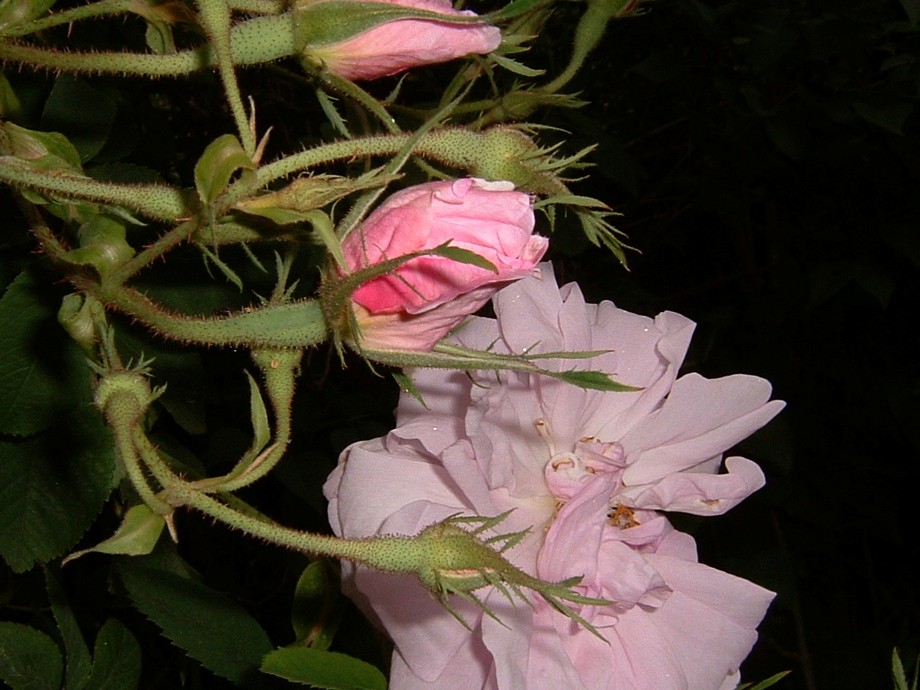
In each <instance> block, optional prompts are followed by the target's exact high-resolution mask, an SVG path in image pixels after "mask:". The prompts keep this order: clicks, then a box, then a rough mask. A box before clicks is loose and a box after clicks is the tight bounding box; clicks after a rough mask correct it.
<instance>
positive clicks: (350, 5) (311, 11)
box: [294, 0, 484, 50]
mask: <svg viewBox="0 0 920 690" xmlns="http://www.w3.org/2000/svg"><path fill="white" fill-rule="evenodd" d="M401 19H423V20H429V21H433V22H438V23H439V24H483V23H484V22H483V20H482V19H481V18H480V17H475V16H466V15H449V14H443V13H440V12H429V11H426V10H421V9H417V8H413V7H403V6H399V5H394V4H392V3H383V2H350V1H349V0H323V1H322V2H315V1H314V0H299V2H296V3H295V5H294V32H295V41H296V45H297V46H298V48H299V49H304V48H306V49H308V50H309V48H310V46H325V45H330V44H334V43H339V42H341V41H345V40H347V39H349V38H351V37H353V36H357V35H359V34H362V33H364V32H366V31H370V30H371V29H373V28H374V27H376V26H379V25H381V24H386V23H388V22H394V21H399V20H401Z"/></svg>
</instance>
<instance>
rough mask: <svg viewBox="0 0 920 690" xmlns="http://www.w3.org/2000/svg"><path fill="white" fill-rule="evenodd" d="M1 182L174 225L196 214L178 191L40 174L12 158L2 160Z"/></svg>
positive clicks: (49, 172)
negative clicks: (103, 205)
mask: <svg viewBox="0 0 920 690" xmlns="http://www.w3.org/2000/svg"><path fill="white" fill-rule="evenodd" d="M0 181H3V182H6V183H8V184H10V185H12V186H14V187H25V188H27V189H32V190H35V191H37V192H39V193H40V194H48V195H51V196H61V197H64V198H67V199H74V200H82V201H92V202H97V203H102V204H109V205H112V206H122V207H124V208H126V209H129V210H131V211H135V212H136V213H139V214H141V215H143V216H147V217H148V218H155V219H157V220H169V221H174V220H178V219H180V218H182V217H183V216H189V215H191V214H192V213H193V201H192V198H191V197H190V196H189V195H188V194H187V193H186V192H183V191H182V190H180V189H176V188H175V187H167V186H166V185H159V184H120V183H116V182H100V181H99V180H94V179H92V178H90V177H86V176H85V175H80V174H78V173H73V172H70V171H67V170H61V169H49V170H36V169H35V168H34V167H32V166H31V165H30V164H29V163H28V162H27V161H24V160H20V159H19V158H13V157H11V156H2V157H0Z"/></svg>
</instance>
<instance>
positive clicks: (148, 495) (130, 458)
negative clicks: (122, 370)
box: [105, 392, 173, 515]
mask: <svg viewBox="0 0 920 690" xmlns="http://www.w3.org/2000/svg"><path fill="white" fill-rule="evenodd" d="M135 401H136V398H135V397H134V395H133V394H132V393H130V392H123V393H116V394H114V395H113V396H112V398H111V400H110V402H109V404H108V405H107V406H106V409H105V417H106V422H108V425H109V428H111V429H112V436H113V437H114V439H115V448H116V449H117V452H118V457H119V459H120V460H121V464H122V466H123V467H124V469H125V474H127V476H128V480H129V481H130V482H131V486H133V487H134V490H135V491H137V493H138V495H139V496H140V497H141V500H142V501H143V502H144V503H145V504H146V505H147V507H148V508H150V510H152V511H153V512H155V513H157V514H159V515H168V514H169V513H171V512H172V511H173V507H172V506H171V505H169V504H168V503H167V502H166V501H164V500H162V499H161V498H160V497H158V496H157V495H156V494H155V493H154V492H153V489H151V488H150V484H149V483H148V481H147V477H146V476H145V475H144V470H143V468H142V466H141V461H140V458H139V457H138V454H137V451H136V450H135V444H134V435H133V432H132V429H134V428H138V424H139V422H138V420H137V418H136V417H137V412H138V410H137V409H136V405H135V404H134V402H135Z"/></svg>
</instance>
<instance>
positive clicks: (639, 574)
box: [325, 264, 783, 690]
mask: <svg viewBox="0 0 920 690" xmlns="http://www.w3.org/2000/svg"><path fill="white" fill-rule="evenodd" d="M494 306H495V312H496V315H497V320H496V319H490V318H481V317H476V318H474V319H471V320H470V321H469V322H468V323H467V324H466V325H464V327H463V328H462V329H461V330H460V331H459V332H458V333H457V334H456V335H455V336H454V337H455V338H456V340H457V341H459V342H460V343H462V344H463V345H466V346H470V347H476V348H489V347H491V348H492V349H493V350H495V351H498V352H513V353H523V352H531V353H532V352H540V351H542V352H557V351H563V350H569V351H577V350H581V351H584V350H604V351H607V352H606V353H605V354H602V355H600V356H597V357H595V358H593V359H589V360H579V359H569V360H541V363H544V364H546V366H548V367H549V368H554V367H555V368H558V369H560V370H562V369H571V368H573V367H575V368H589V369H600V370H603V371H606V372H608V373H610V374H611V375H612V376H613V377H614V378H615V379H616V380H618V381H620V382H621V383H626V384H630V385H632V386H636V387H640V388H641V390H637V391H635V392H626V393H616V392H599V391H592V390H584V389H581V388H577V387H575V386H573V385H569V384H566V383H563V382H561V381H557V380H554V379H549V378H546V377H540V376H537V375H532V374H523V373H515V372H501V373H498V374H496V373H494V372H492V373H486V372H483V373H477V374H474V375H472V376H470V375H469V374H467V373H464V372H455V371H438V370H419V371H416V372H414V380H415V383H416V385H417V386H418V389H419V390H420V392H421V394H422V395H423V396H424V400H425V402H426V404H427V405H428V408H427V409H426V408H425V407H423V406H422V405H421V404H420V403H419V402H418V401H416V400H415V399H413V398H412V397H410V396H408V395H404V396H403V397H402V399H401V401H400V404H399V409H398V411H397V427H396V429H394V430H393V431H392V432H390V433H389V434H388V435H387V436H386V437H384V438H379V439H374V440H371V441H365V442H362V443H357V444H355V445H352V446H351V447H350V448H348V449H347V450H346V451H345V452H344V453H343V454H342V457H341V461H340V464H339V466H338V467H337V468H336V469H335V470H334V472H333V473H332V475H331V476H330V477H329V479H328V481H327V483H326V485H325V492H326V495H327V497H328V498H329V501H330V503H329V517H330V521H331V524H332V527H333V529H334V530H335V532H336V534H339V535H342V536H345V537H349V538H355V537H366V536H370V535H378V534H415V533H417V532H419V531H420V530H421V529H422V528H424V527H426V526H427V525H430V524H432V523H434V522H437V521H439V520H442V519H444V518H447V517H448V516H451V515H454V514H463V515H483V516H493V515H497V514H499V513H503V512H505V511H508V510H513V512H512V513H511V514H510V516H509V517H508V518H507V520H506V521H505V522H503V523H502V524H501V525H499V528H497V529H500V531H501V532H511V531H516V530H523V529H526V528H531V531H530V533H529V534H528V535H527V536H526V537H525V538H524V540H523V541H522V542H521V543H520V544H518V545H517V546H515V547H514V548H513V549H511V550H510V551H507V552H505V555H506V556H507V557H508V558H509V560H511V561H512V562H513V563H514V564H515V565H517V566H518V567H520V568H522V569H523V570H525V571H527V572H529V573H533V574H535V575H536V576H538V577H540V578H542V579H544V580H549V581H559V580H562V579H565V578H569V577H573V576H584V579H583V580H582V581H581V583H580V584H579V585H577V587H576V589H577V590H578V591H579V592H581V593H583V594H586V595H588V596H594V597H603V598H605V599H608V600H611V601H613V602H614V603H613V604H611V605H608V606H603V607H601V606H579V605H576V609H577V610H578V612H579V614H580V615H581V616H582V617H584V619H586V620H587V621H588V622H590V623H591V624H592V625H593V626H594V627H595V628H596V629H597V630H598V631H599V632H600V633H601V635H603V636H604V638H605V639H606V642H604V641H602V640H600V639H598V638H597V637H596V636H595V635H593V634H591V632H589V631H588V630H586V629H585V628H584V627H582V626H579V625H578V624H577V623H575V622H573V621H572V620H571V619H569V618H567V617H565V616H563V615H561V614H560V613H557V612H556V611H555V610H553V609H552V608H551V607H550V606H549V605H548V604H547V603H546V602H545V601H543V600H542V599H541V598H540V596H539V595H530V596H531V597H532V599H533V607H529V606H526V605H524V604H521V603H520V602H517V605H516V606H515V605H512V604H511V603H510V602H509V601H508V600H507V599H506V598H505V597H504V596H502V595H501V593H500V592H498V591H496V590H494V589H482V590H480V591H479V592H477V594H479V596H480V597H481V598H482V599H483V600H484V602H485V604H486V606H488V607H489V608H490V609H491V610H492V611H493V612H494V613H495V614H496V616H497V617H498V618H499V619H500V621H501V622H498V621H496V620H495V619H493V618H490V617H489V616H487V615H484V614H483V612H482V611H481V610H480V609H478V608H476V607H474V606H472V605H468V604H467V603H466V602H464V601H460V600H456V601H453V602H452V603H453V604H454V605H455V606H456V607H457V609H458V611H459V612H460V613H461V614H462V616H463V617H464V619H465V620H466V621H467V622H468V623H469V624H470V626H471V628H472V629H471V630H467V629H466V628H464V627H463V626H462V625H460V624H459V623H458V622H457V620H456V619H455V618H454V617H453V616H451V614H450V613H449V612H447V611H446V610H445V609H444V608H443V607H442V606H441V605H440V604H439V603H438V602H437V601H436V600H435V599H434V598H433V597H432V596H431V595H430V594H429V593H428V592H427V591H426V590H425V589H423V588H422V586H421V585H420V584H419V583H418V581H417V580H415V579H414V578H413V577H410V576H393V575H386V574H381V573H378V572H373V571H369V570H367V569H364V568H355V567H353V566H351V565H349V564H347V563H346V564H345V565H344V568H345V585H344V586H345V588H346V592H347V593H348V594H349V595H350V596H351V597H352V598H353V599H354V600H355V602H356V603H357V604H358V605H359V606H360V607H361V608H362V610H364V611H365V612H366V613H367V615H368V616H369V617H370V618H371V619H372V620H374V621H375V622H376V623H377V624H379V625H380V626H382V628H383V629H385V630H386V632H387V633H388V634H389V635H390V636H391V638H392V639H393V641H394V643H395V652H394V655H393V661H392V670H391V681H390V682H391V685H390V687H391V688H393V689H394V690H407V689H421V688H431V689H437V690H475V689H480V688H482V689H489V690H563V689H564V690H600V689H605V690H614V689H616V690H637V689H638V690H672V689H673V690H677V689H682V690H707V689H713V690H721V689H723V688H724V689H726V690H727V689H729V688H734V687H735V685H736V683H737V682H738V678H739V672H738V669H739V666H740V664H741V662H742V661H743V660H744V658H745V657H746V656H747V654H748V653H749V652H750V650H751V647H752V646H753V644H754V642H755V640H756V638H757V633H756V627H757V625H758V624H759V623H760V621H761V619H762V618H763V616H764V614H765V612H766V610H767V607H768V605H769V604H770V601H771V600H772V598H773V594H772V593H771V592H769V591H767V590H765V589H763V588H761V587H759V586H757V585H755V584H753V583H751V582H748V581H746V580H743V579H740V578H738V577H735V576H733V575H730V574H728V573H725V572H721V571H718V570H715V569H713V568H710V567H707V566H705V565H702V564H700V563H699V562H698V561H697V554H696V546H695V542H694V540H693V538H692V537H691V536H690V535H688V534H684V533H682V532H680V531H677V530H676V529H675V528H674V527H673V526H672V525H671V523H670V522H669V520H668V517H667V515H666V513H667V512H668V511H678V512H684V513H692V514H694V515H702V516H706V515H718V514H721V513H723V512H725V511H726V510H728V509H730V508H732V507H733V506H735V505H736V504H738V503H739V502H740V501H742V500H743V499H744V498H746V497H747V496H749V495H750V494H751V493H753V492H754V491H756V490H757V489H758V488H760V487H761V486H762V485H763V483H764V477H763V473H762V472H761V470H760V469H759V468H758V466H757V465H756V464H754V463H753V462H751V461H750V460H747V459H745V458H741V457H729V458H727V459H726V460H725V461H724V463H723V458H722V454H723V452H724V451H726V450H728V449H729V448H731V447H732V446H733V445H735V444H736V443H738V442H739V441H740V440H741V439H743V438H745V437H746V436H748V435H750V434H751V433H752V432H754V431H755V430H757V429H758V428H760V427H761V426H763V425H764V424H766V423H767V422H768V421H769V420H770V419H771V418H772V417H774V416H775V415H776V414H777V413H778V412H779V411H780V409H782V407H783V403H781V402H778V401H770V395H771V387H770V384H769V383H768V382H767V381H765V380H763V379H760V378H757V377H753V376H745V375H734V376H728V377H725V378H720V379H715V380H710V379H706V378H704V377H702V376H699V375H696V374H688V375H685V376H682V377H679V378H678V375H677V374H678V368H679V367H680V365H681V362H682V360H683V358H684V355H685V353H686V350H687V347H688V345H689V342H690V338H691V334H692V332H693V327H694V325H693V323H692V322H691V321H689V320H688V319H686V318H684V317H683V316H680V315H679V314H675V313H672V312H665V313H662V314H659V315H658V316H657V317H656V318H654V319H652V318H647V317H644V316H638V315H636V314H631V313H629V312H626V311H623V310H620V309H618V308H617V307H616V306H614V305H613V304H612V303H610V302H603V303H601V304H598V305H595V304H586V303H585V302H584V299H583V297H582V295H581V293H580V291H579V289H578V287H577V286H576V285H574V284H569V285H566V286H564V287H562V288H561V289H560V288H559V287H558V286H557V285H556V282H555V280H554V278H553V275H552V270H551V268H550V267H549V266H548V265H545V264H544V265H543V267H542V276H541V277H528V278H525V279H523V280H520V281H518V282H516V283H514V284H512V285H510V286H508V287H506V288H505V289H503V290H502V291H500V292H499V293H498V294H497V295H496V296H495V298H494ZM723 465H724V469H723Z"/></svg>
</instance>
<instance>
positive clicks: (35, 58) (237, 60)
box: [0, 13, 297, 77]
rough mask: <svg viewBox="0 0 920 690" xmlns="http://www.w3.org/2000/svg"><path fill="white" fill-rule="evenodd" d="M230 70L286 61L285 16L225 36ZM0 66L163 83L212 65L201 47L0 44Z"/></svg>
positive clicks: (290, 39)
mask: <svg viewBox="0 0 920 690" xmlns="http://www.w3.org/2000/svg"><path fill="white" fill-rule="evenodd" d="M230 50H231V57H232V62H233V64H235V65H237V66H242V65H257V64H262V63H265V62H272V61H274V60H279V59H281V58H285V57H290V56H293V55H295V54H296V53H297V51H296V49H295V38H294V23H293V19H292V18H291V16H290V14H287V13H285V14H281V15H275V16H265V17H256V18H254V19H249V20H246V21H243V22H240V23H238V24H235V25H234V26H233V27H232V28H231V30H230ZM0 60H10V61H13V62H20V63H23V64H26V65H31V66H33V67H40V68H45V69H51V70H56V71H64V72H77V73H81V72H82V73H99V74H121V75H129V74H130V75H138V76H148V77H168V76H181V75H184V74H191V73H192V72H197V71H199V70H203V69H206V68H210V67H214V66H215V65H216V64H217V61H216V59H215V55H214V51H213V50H212V49H211V47H210V46H209V45H207V44H204V45H201V46H198V47H197V48H192V49H190V50H183V51H180V52H177V53H163V54H154V53H127V52H98V53H74V52H66V51H61V50H57V49H48V48H40V47H37V46H33V45H28V44H24V43H16V42H13V41H8V40H3V39H0Z"/></svg>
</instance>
